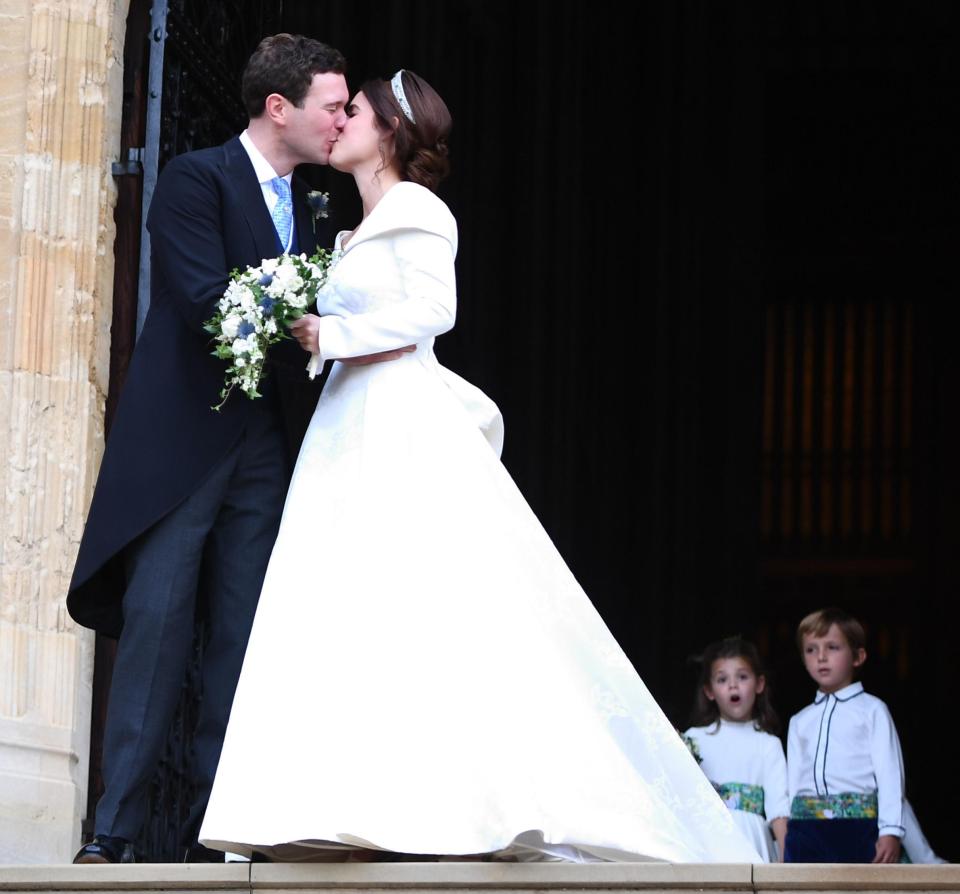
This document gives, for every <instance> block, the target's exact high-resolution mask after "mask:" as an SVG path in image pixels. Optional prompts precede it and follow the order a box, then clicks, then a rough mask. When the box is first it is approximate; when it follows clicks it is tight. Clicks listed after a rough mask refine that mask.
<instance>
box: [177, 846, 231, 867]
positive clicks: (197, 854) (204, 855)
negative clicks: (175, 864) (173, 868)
mask: <svg viewBox="0 0 960 894" xmlns="http://www.w3.org/2000/svg"><path fill="white" fill-rule="evenodd" d="M226 859H227V855H226V854H225V853H224V852H223V851H215V850H214V849H213V848H212V847H204V846H203V845H202V844H191V845H190V847H188V848H184V851H183V862H184V863H223V862H224V861H225V860H226Z"/></svg>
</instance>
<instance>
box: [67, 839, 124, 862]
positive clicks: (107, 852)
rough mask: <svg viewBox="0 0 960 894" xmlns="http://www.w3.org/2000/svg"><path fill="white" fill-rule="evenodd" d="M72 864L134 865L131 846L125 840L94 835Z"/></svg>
mask: <svg viewBox="0 0 960 894" xmlns="http://www.w3.org/2000/svg"><path fill="white" fill-rule="evenodd" d="M73 862H74V863H135V862H136V860H135V858H134V855H133V845H132V844H131V843H130V842H129V841H127V840H126V839H125V838H114V837H113V836H111V835H96V836H95V837H94V839H93V841H91V842H90V843H89V844H85V845H84V846H83V847H82V848H80V850H78V851H77V855H76V856H75V857H74V858H73Z"/></svg>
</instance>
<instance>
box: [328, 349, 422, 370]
mask: <svg viewBox="0 0 960 894" xmlns="http://www.w3.org/2000/svg"><path fill="white" fill-rule="evenodd" d="M415 350H417V346H416V345H407V346H406V347H405V348H397V350H396V351H381V352H380V353H379V354H361V355H360V356H359V357H342V358H341V359H340V360H338V361H337V362H338V363H345V364H346V365H347V366H366V365H367V364H368V363H383V361H384V360H399V359H400V358H401V357H402V356H403V355H404V354H412V353H413V352H414V351H415Z"/></svg>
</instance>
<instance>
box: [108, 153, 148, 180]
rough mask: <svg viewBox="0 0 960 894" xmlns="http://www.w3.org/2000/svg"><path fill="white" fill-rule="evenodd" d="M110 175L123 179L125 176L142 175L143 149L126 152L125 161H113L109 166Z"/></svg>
mask: <svg viewBox="0 0 960 894" xmlns="http://www.w3.org/2000/svg"><path fill="white" fill-rule="evenodd" d="M110 173H111V174H113V176H114V177H125V176H126V175H127V174H142V173H143V147H142V146H141V147H139V148H137V149H128V150H127V160H126V161H115V162H114V163H113V164H112V165H111V166H110Z"/></svg>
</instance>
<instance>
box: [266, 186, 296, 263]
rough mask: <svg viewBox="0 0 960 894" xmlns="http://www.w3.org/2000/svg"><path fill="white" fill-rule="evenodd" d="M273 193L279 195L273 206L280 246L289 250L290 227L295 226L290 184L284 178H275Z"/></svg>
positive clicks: (274, 221) (274, 222)
mask: <svg viewBox="0 0 960 894" xmlns="http://www.w3.org/2000/svg"><path fill="white" fill-rule="evenodd" d="M270 185H271V186H272V187H273V191H274V192H275V193H276V194H277V203H276V204H275V205H274V206H273V213H272V215H271V216H272V217H273V225H274V226H275V227H276V228H277V235H278V236H279V237H280V244H281V245H282V246H283V250H284V251H286V250H287V245H288V244H289V242H290V227H291V225H292V224H293V197H292V196H291V194H290V184H289V183H287V181H286V180H284V179H283V177H274V178H273V180H271V181H270Z"/></svg>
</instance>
